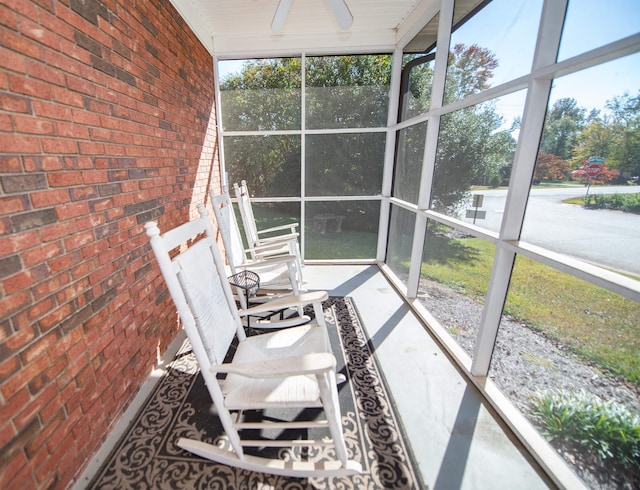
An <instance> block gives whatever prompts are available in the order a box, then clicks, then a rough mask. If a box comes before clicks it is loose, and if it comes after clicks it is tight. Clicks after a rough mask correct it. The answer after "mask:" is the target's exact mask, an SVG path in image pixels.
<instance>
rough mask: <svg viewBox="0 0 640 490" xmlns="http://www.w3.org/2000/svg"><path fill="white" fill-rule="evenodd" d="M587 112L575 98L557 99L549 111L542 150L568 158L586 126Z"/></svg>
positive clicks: (541, 145) (564, 158)
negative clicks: (579, 105)
mask: <svg viewBox="0 0 640 490" xmlns="http://www.w3.org/2000/svg"><path fill="white" fill-rule="evenodd" d="M586 112H587V111H586V109H584V108H581V107H578V103H577V101H576V100H575V99H572V98H564V99H559V100H557V101H556V102H555V103H554V104H553V107H552V108H551V110H550V111H549V112H548V113H547V117H546V120H545V124H544V132H543V134H542V141H541V142H540V151H543V152H545V153H549V154H551V155H557V156H559V157H560V158H562V159H563V160H568V159H569V158H570V157H571V151H572V150H573V148H574V146H576V144H577V137H578V134H579V133H580V131H581V130H582V128H583V127H584V124H585V116H586Z"/></svg>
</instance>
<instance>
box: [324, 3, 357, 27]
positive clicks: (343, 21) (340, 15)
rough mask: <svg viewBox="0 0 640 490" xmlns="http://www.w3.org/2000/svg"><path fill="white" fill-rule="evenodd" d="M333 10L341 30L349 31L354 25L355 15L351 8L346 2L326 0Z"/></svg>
mask: <svg viewBox="0 0 640 490" xmlns="http://www.w3.org/2000/svg"><path fill="white" fill-rule="evenodd" d="M326 1H327V3H328V4H329V7H331V10H333V15H335V16H336V20H337V21H338V25H339V26H340V28H341V29H349V27H351V24H352V23H353V15H351V12H350V11H349V7H347V4H346V3H345V0H326Z"/></svg>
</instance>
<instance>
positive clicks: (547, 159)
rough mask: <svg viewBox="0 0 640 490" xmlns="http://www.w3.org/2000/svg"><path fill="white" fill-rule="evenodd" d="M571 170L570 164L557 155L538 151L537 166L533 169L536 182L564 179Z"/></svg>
mask: <svg viewBox="0 0 640 490" xmlns="http://www.w3.org/2000/svg"><path fill="white" fill-rule="evenodd" d="M568 172H569V164H568V163H567V162H565V161H564V160H563V159H562V158H560V157H559V156H557V155H552V154H550V153H545V152H543V151H541V152H539V153H538V157H537V158H536V167H535V169H534V171H533V181H534V182H544V181H547V182H548V181H552V180H564V179H565V177H566V176H567V173H568Z"/></svg>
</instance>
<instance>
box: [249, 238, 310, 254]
mask: <svg viewBox="0 0 640 490" xmlns="http://www.w3.org/2000/svg"><path fill="white" fill-rule="evenodd" d="M292 240H296V241H297V238H295V237H293V236H292V237H291V238H287V239H283V240H273V241H267V242H264V243H260V244H258V245H256V246H255V247H251V248H245V249H244V252H245V253H247V252H255V253H257V254H261V253H268V252H271V251H274V250H277V249H278V248H282V247H284V246H285V245H288V242H290V241H292Z"/></svg>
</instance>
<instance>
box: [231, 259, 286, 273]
mask: <svg viewBox="0 0 640 490" xmlns="http://www.w3.org/2000/svg"><path fill="white" fill-rule="evenodd" d="M296 261H297V259H296V258H295V257H294V256H293V255H279V256H276V257H273V256H271V257H266V258H264V259H259V260H254V261H252V262H250V263H248V264H243V265H239V266H236V268H237V269H239V270H244V269H249V270H254V269H260V268H264V267H274V266H276V265H280V264H286V263H289V262H291V263H295V262H296ZM256 272H258V271H256Z"/></svg>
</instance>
